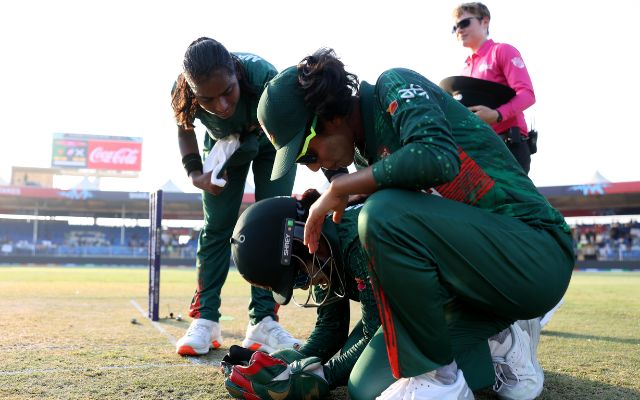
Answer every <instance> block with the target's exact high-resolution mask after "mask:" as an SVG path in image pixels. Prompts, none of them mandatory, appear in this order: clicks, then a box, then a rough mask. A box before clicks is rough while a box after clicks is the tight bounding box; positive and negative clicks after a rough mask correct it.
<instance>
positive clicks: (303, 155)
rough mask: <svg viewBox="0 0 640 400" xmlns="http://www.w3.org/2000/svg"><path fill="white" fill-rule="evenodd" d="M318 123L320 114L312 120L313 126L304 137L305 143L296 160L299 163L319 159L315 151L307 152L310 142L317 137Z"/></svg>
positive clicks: (309, 162)
mask: <svg viewBox="0 0 640 400" xmlns="http://www.w3.org/2000/svg"><path fill="white" fill-rule="evenodd" d="M317 123H318V116H317V115H316V116H315V117H313V121H312V122H311V128H309V131H310V133H309V135H307V137H306V138H305V139H304V143H303V144H302V150H300V154H298V157H296V162H297V163H298V164H313V163H315V162H317V161H318V156H317V155H316V154H313V153H307V150H308V149H309V142H311V139H313V138H314V137H316V124H317Z"/></svg>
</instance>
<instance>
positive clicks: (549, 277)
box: [258, 49, 575, 400]
mask: <svg viewBox="0 0 640 400" xmlns="http://www.w3.org/2000/svg"><path fill="white" fill-rule="evenodd" d="M258 121H259V122H260V124H261V126H262V127H263V130H264V132H265V134H267V135H268V136H269V137H270V139H271V142H272V143H273V144H274V146H275V147H276V149H278V150H277V153H276V159H275V162H274V166H273V171H272V174H271V178H272V179H277V178H278V177H280V176H282V174H286V173H287V172H288V171H289V170H291V169H293V168H294V166H295V164H296V162H297V163H304V164H306V165H307V167H308V168H309V169H311V170H312V171H317V170H319V169H320V168H328V169H333V168H335V167H342V166H346V165H350V164H351V163H355V164H356V167H357V171H356V172H353V173H350V174H343V175H340V176H338V177H336V178H334V179H333V180H332V181H331V184H330V186H329V187H328V189H327V190H325V191H324V192H323V193H322V196H320V198H319V199H318V200H316V201H315V202H314V204H313V206H312V207H311V209H310V210H309V216H308V217H307V220H306V222H305V227H304V244H305V245H307V247H308V248H309V251H310V252H312V253H315V252H316V250H317V249H318V243H319V242H320V239H321V232H323V229H324V226H325V224H326V217H327V214H328V213H330V212H333V220H334V221H335V222H336V223H338V222H340V219H341V217H342V214H343V211H344V209H345V207H346V204H347V200H348V198H349V196H350V195H359V194H365V195H367V194H370V196H369V197H368V198H367V200H366V201H365V203H364V206H363V207H362V211H361V212H360V215H359V217H358V230H359V232H358V236H359V238H360V240H361V242H362V246H363V248H364V249H365V252H366V256H367V261H368V266H369V276H370V278H371V284H372V287H373V290H374V293H375V295H376V300H377V302H376V303H377V305H378V309H379V310H380V315H381V321H382V327H383V335H381V334H376V335H375V336H374V337H373V338H372V339H371V341H370V342H369V344H368V346H367V349H366V350H365V351H364V352H363V353H362V355H361V356H360V358H359V359H358V361H357V363H356V365H355V366H354V369H353V372H352V373H351V376H350V378H349V391H350V394H351V397H352V398H362V397H361V396H360V393H359V391H358V389H359V388H360V387H367V386H368V387H369V388H377V389H378V390H379V391H378V393H381V395H380V399H383V400H391V399H398V400H399V399H408V398H412V399H413V398H420V399H462V398H464V399H469V398H473V395H472V394H471V393H470V391H469V390H468V389H471V390H475V389H480V388H485V387H489V386H491V385H495V386H494V388H495V390H496V392H497V395H498V397H499V398H501V399H532V398H535V397H536V396H538V395H539V394H540V392H541V391H542V388H543V381H544V374H543V371H542V368H541V367H540V365H539V363H538V361H537V358H536V346H537V339H538V335H539V332H540V331H539V321H538V319H537V318H534V317H537V316H539V315H542V314H543V313H545V312H547V311H548V310H549V309H551V308H552V307H553V306H554V305H555V304H556V303H557V302H558V300H559V299H560V298H561V297H562V295H563V294H564V292H565V291H566V288H567V286H568V285H569V280H570V277H571V271H572V269H573V266H574V262H575V257H574V253H573V242H572V238H571V235H570V230H569V227H568V226H567V224H566V223H565V221H564V218H563V217H562V215H561V214H560V213H559V212H558V211H557V210H555V209H553V208H552V207H551V205H550V204H549V202H548V201H547V200H546V199H545V198H544V197H543V196H542V195H541V194H540V193H539V192H538V191H537V189H536V187H535V185H534V184H533V182H532V181H531V180H530V179H529V177H528V176H527V175H526V174H525V173H524V171H523V170H522V168H521V167H520V166H519V165H518V164H517V161H516V160H515V158H514V157H513V155H512V154H511V153H510V152H509V149H508V148H507V147H506V145H505V144H504V142H503V141H501V140H500V139H499V138H498V137H497V135H496V134H495V132H493V130H492V129H491V127H490V126H489V125H487V124H486V123H484V122H483V121H482V120H480V119H479V118H478V117H477V116H476V115H475V114H473V113H472V112H471V111H469V110H468V109H467V108H466V107H464V106H463V105H462V104H460V103H459V102H458V101H457V100H455V99H454V98H452V97H451V96H450V95H448V94H447V93H445V92H444V91H443V90H442V89H441V88H439V87H438V86H437V85H435V84H434V83H433V82H431V81H429V80H428V79H427V78H425V77H424V76H422V75H420V74H418V73H416V72H414V71H411V70H408V69H403V68H394V69H390V70H387V71H384V72H383V73H382V74H380V76H379V77H378V78H377V80H376V82H375V83H373V84H370V83H368V82H364V81H362V82H360V81H359V80H358V77H357V76H356V75H354V74H352V73H350V72H347V71H346V70H345V68H344V64H343V63H342V62H341V61H340V60H339V59H338V58H337V57H336V55H335V53H334V52H333V51H332V50H330V49H320V50H318V51H317V52H315V53H314V54H313V55H310V56H307V57H305V58H304V59H303V60H302V61H301V62H300V63H299V64H298V65H297V66H293V67H290V68H287V69H285V70H284V71H282V72H281V73H279V74H278V75H277V76H276V77H274V78H273V79H272V80H270V81H269V83H268V84H267V86H266V87H265V89H264V90H263V92H262V95H261V97H260V102H259V103H258ZM529 319H533V320H532V324H531V325H530V326H528V327H527V329H526V331H525V330H523V329H522V328H521V327H520V325H519V324H518V323H514V322H515V321H516V320H522V321H523V322H524V320H529ZM527 331H528V332H527ZM383 336H384V339H383ZM385 347H386V349H385ZM369 350H371V351H369ZM375 355H382V356H380V357H379V358H378V360H380V362H386V363H387V365H388V368H389V369H390V371H393V377H395V378H397V381H395V382H394V380H393V378H391V373H389V374H388V375H385V374H381V373H378V371H380V369H381V367H380V365H381V364H380V363H377V362H375ZM383 359H384V360H383ZM388 378H390V379H388ZM467 385H468V388H467ZM385 389H386V390H385ZM369 390H373V389H369ZM383 391H384V392H383Z"/></svg>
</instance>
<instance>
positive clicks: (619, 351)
mask: <svg viewBox="0 0 640 400" xmlns="http://www.w3.org/2000/svg"><path fill="white" fill-rule="evenodd" d="M194 280H195V271H194V270H193V269H179V268H174V269H163V271H162V274H161V299H160V316H161V320H160V321H159V322H158V323H155V324H152V323H151V321H149V320H148V319H146V318H144V316H143V314H142V312H141V310H143V312H144V313H146V309H147V270H146V269H143V268H135V269H134V268H91V267H87V268H71V267H66V268H60V267H24V266H15V267H9V266H3V267H0V327H1V329H2V333H3V334H2V335H1V336H0V399H125V398H127V399H129V398H130V399H226V398H229V397H228V396H227V394H226V391H225V389H224V385H223V377H222V375H221V374H220V373H219V372H218V368H217V366H216V364H217V362H218V361H219V360H220V359H221V358H222V356H223V355H224V353H226V349H227V348H228V346H229V345H231V344H240V341H241V340H242V338H243V337H244V330H245V328H246V323H247V319H246V318H247V317H246V312H247V311H246V309H247V304H248V293H249V287H248V285H247V284H246V283H245V282H244V281H243V280H242V279H241V278H240V277H239V275H238V274H237V273H235V272H231V273H230V274H229V278H228V280H227V283H226V285H225V288H224V290H223V305H222V313H223V318H222V321H221V323H222V328H223V335H224V339H225V344H224V347H223V349H222V350H221V351H220V350H218V351H213V352H211V353H210V354H209V355H207V356H205V357H199V358H195V357H194V358H182V357H180V356H178V355H176V354H175V352H174V351H175V350H174V346H173V343H175V340H176V339H177V338H179V337H180V336H181V335H182V333H183V332H184V330H185V329H186V328H187V327H188V325H189V318H188V317H187V316H186V314H187V307H188V304H189V301H190V300H191V296H192V294H193V289H194ZM352 310H353V313H352V321H355V320H357V319H358V317H359V311H358V305H357V304H353V305H352ZM170 313H173V314H174V316H177V315H178V314H182V316H183V318H184V319H183V320H182V321H177V320H175V319H169V318H166V317H168V316H169V314H170ZM280 315H281V322H282V324H283V325H284V326H285V328H287V329H288V330H289V331H290V332H291V333H292V334H294V335H295V336H297V337H301V338H304V337H306V336H307V335H308V334H309V332H310V330H311V328H312V326H313V323H314V320H315V311H314V310H305V309H299V308H297V307H295V306H286V307H283V308H282V309H281V311H280ZM132 318H135V319H137V321H138V322H137V323H135V324H134V323H132V322H131V320H132ZM539 358H540V361H541V364H542V366H543V368H544V369H545V377H546V383H545V389H544V391H543V394H542V396H541V397H540V398H542V399H616V400H617V399H640V373H639V372H638V369H640V274H638V273H576V274H574V277H573V279H572V282H571V286H570V287H569V291H568V292H567V294H566V297H565V303H564V305H563V306H562V308H561V309H560V310H559V311H558V312H557V313H556V315H555V316H554V319H553V320H552V321H551V323H550V324H549V325H547V327H546V328H545V330H543V332H542V338H541V343H540V351H539ZM333 398H334V399H347V398H348V396H347V395H346V391H345V390H336V391H334V392H333ZM476 398H478V399H493V398H495V397H494V396H493V395H492V394H491V393H490V392H489V391H483V392H480V393H477V395H476Z"/></svg>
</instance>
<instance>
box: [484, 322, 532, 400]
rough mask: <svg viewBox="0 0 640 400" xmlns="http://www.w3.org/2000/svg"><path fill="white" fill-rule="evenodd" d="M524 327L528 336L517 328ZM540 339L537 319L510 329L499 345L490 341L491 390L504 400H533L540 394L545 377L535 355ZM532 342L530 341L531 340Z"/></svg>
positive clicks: (516, 324)
mask: <svg viewBox="0 0 640 400" xmlns="http://www.w3.org/2000/svg"><path fill="white" fill-rule="evenodd" d="M521 323H526V324H527V328H528V330H527V331H528V332H530V334H531V336H529V334H528V333H527V332H525V331H523V330H522V328H521V327H520V324H521ZM539 338H540V320H539V319H538V318H535V319H530V320H527V321H518V322H516V323H514V324H513V325H511V326H510V327H509V335H508V336H506V338H505V339H504V341H503V342H502V343H500V342H499V341H498V340H489V348H490V349H491V357H492V359H493V367H494V368H495V371H496V384H495V386H494V387H493V390H494V391H495V392H496V393H497V395H498V398H500V399H504V400H530V399H535V398H536V397H538V396H539V395H540V393H541V392H542V386H543V385H544V373H543V372H542V368H541V367H540V364H539V363H538V358H537V356H536V352H537V349H538V339H539ZM532 339H533V340H532Z"/></svg>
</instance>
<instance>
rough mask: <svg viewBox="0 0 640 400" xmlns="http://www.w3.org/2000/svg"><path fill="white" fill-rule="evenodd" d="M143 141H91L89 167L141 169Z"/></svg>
mask: <svg viewBox="0 0 640 400" xmlns="http://www.w3.org/2000/svg"><path fill="white" fill-rule="evenodd" d="M141 161H142V143H127V142H104V141H91V142H89V153H88V155H87V168H90V169H110V170H118V171H140V165H141Z"/></svg>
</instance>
